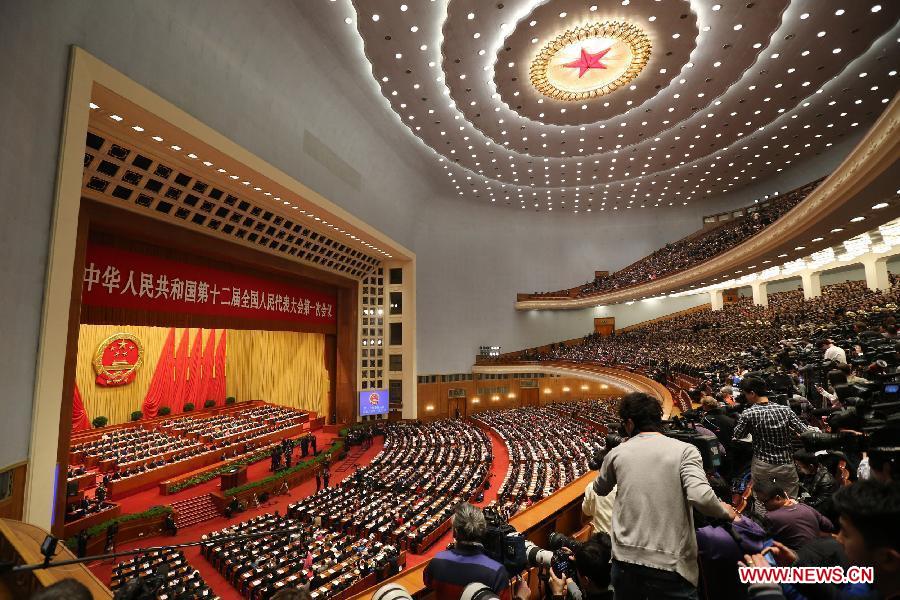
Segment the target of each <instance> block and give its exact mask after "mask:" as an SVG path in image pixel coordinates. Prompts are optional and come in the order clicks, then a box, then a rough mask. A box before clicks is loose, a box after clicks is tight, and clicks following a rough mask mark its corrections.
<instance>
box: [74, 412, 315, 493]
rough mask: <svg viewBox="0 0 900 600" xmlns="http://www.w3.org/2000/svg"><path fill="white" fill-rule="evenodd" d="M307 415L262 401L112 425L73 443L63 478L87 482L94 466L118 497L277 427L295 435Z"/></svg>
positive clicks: (262, 439) (260, 439)
mask: <svg viewBox="0 0 900 600" xmlns="http://www.w3.org/2000/svg"><path fill="white" fill-rule="evenodd" d="M308 417H309V413H307V412H305V411H301V410H296V409H293V408H288V407H284V406H275V405H266V404H264V405H254V406H251V407H248V408H244V409H237V410H234V411H231V412H229V413H227V414H220V415H215V416H208V415H206V414H204V413H200V414H198V415H189V416H181V417H179V418H176V419H168V420H163V421H157V422H153V423H151V424H148V425H146V426H143V425H135V426H132V427H124V428H119V429H113V430H110V431H108V432H105V433H103V434H102V435H101V436H100V437H98V438H96V439H92V440H90V441H87V442H82V443H76V444H74V445H73V446H72V448H71V451H70V464H71V466H70V468H69V473H68V475H69V478H68V481H69V482H76V481H77V482H78V484H79V487H91V484H93V480H94V478H95V476H96V472H95V470H96V471H98V472H100V473H101V474H104V473H105V474H106V475H105V476H104V482H105V483H106V484H107V485H110V488H111V493H112V491H113V490H114V491H115V492H116V493H117V497H118V496H121V495H123V494H126V493H131V492H133V491H138V490H141V489H146V488H147V487H149V486H150V485H153V484H154V483H156V482H158V481H161V480H163V479H167V478H171V477H173V476H175V475H178V474H180V473H182V472H186V471H191V470H196V469H197V468H199V467H203V466H208V465H209V464H211V463H213V462H215V461H216V460H219V459H220V458H221V456H222V455H223V454H227V457H228V458H233V457H234V456H236V455H239V454H241V453H246V452H250V451H252V450H254V449H256V448H257V447H258V446H259V445H260V444H266V443H268V442H269V441H270V440H271V439H272V438H273V437H276V438H277V437H279V436H278V435H277V434H278V433H279V432H284V433H285V435H297V434H299V433H300V429H301V428H302V425H303V423H304V422H305V421H307V419H308ZM237 444H241V445H240V446H238V445H237ZM206 455H208V456H206ZM201 456H203V458H198V457H201ZM201 463H202V464H201Z"/></svg>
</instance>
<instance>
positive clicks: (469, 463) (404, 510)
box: [289, 420, 493, 552]
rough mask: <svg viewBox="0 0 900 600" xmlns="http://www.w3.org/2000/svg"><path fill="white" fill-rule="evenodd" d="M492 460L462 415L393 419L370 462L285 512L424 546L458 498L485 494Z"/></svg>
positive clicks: (400, 543) (479, 435)
mask: <svg viewBox="0 0 900 600" xmlns="http://www.w3.org/2000/svg"><path fill="white" fill-rule="evenodd" d="M492 462H493V455H492V450H491V443H490V440H489V439H488V437H487V435H486V434H485V433H484V432H483V431H481V430H480V429H478V428H476V427H473V426H472V425H469V424H468V423H466V422H464V421H460V420H442V421H435V422H432V423H428V424H421V423H403V424H391V425H389V426H388V427H387V428H386V429H385V443H384V449H383V450H382V451H381V452H380V453H379V454H378V455H377V456H376V457H375V458H374V459H373V460H372V462H371V463H369V465H367V466H365V467H362V468H359V469H357V470H356V472H355V473H353V474H352V475H351V476H349V477H347V478H345V479H344V480H343V481H342V482H341V483H340V484H339V485H338V486H337V487H335V488H328V487H327V484H326V486H325V488H324V489H322V490H319V491H318V492H316V493H315V494H314V495H312V496H309V497H307V498H305V499H303V500H300V501H299V502H296V503H294V504H291V505H290V507H289V514H290V515H292V516H296V517H298V518H300V519H301V520H303V521H304V522H311V523H318V524H321V525H322V526H327V527H334V528H337V529H339V530H340V531H352V532H354V533H357V534H359V535H364V536H369V535H374V536H376V539H379V540H382V541H386V542H390V543H392V544H396V545H397V546H398V547H400V548H409V549H411V550H413V551H416V552H422V551H424V550H425V549H426V548H427V547H428V546H429V545H430V544H432V543H433V542H434V541H435V540H436V539H437V537H439V535H438V534H439V533H440V532H441V531H442V530H443V529H445V528H446V527H447V522H448V519H449V518H450V514H451V513H452V512H453V509H454V508H455V506H456V504H458V503H459V502H460V500H469V499H470V498H472V497H474V496H478V495H480V494H482V493H483V492H482V490H483V487H484V483H485V481H486V479H487V476H488V474H489V472H490V468H491V463H492Z"/></svg>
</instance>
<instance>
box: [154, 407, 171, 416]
mask: <svg viewBox="0 0 900 600" xmlns="http://www.w3.org/2000/svg"><path fill="white" fill-rule="evenodd" d="M157 414H158V415H159V416H161V417H165V416H166V415H170V414H172V409H171V408H169V407H168V406H161V407H160V409H159V412H158V413H157Z"/></svg>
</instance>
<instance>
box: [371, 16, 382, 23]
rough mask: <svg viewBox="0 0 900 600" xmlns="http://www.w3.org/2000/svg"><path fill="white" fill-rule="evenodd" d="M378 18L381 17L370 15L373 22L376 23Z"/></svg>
mask: <svg viewBox="0 0 900 600" xmlns="http://www.w3.org/2000/svg"><path fill="white" fill-rule="evenodd" d="M380 18H381V17H379V16H378V15H372V20H373V21H376V22H377V21H378V19H380Z"/></svg>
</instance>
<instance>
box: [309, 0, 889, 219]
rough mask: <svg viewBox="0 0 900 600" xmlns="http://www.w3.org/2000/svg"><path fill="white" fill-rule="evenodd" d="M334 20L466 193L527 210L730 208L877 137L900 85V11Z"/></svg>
mask: <svg viewBox="0 0 900 600" xmlns="http://www.w3.org/2000/svg"><path fill="white" fill-rule="evenodd" d="M323 5H325V6H323ZM316 10H317V11H320V12H319V14H317V15H316V18H327V19H330V20H331V21H332V22H334V21H343V22H344V23H343V24H342V26H343V27H344V28H346V29H347V30H351V31H354V32H355V33H356V34H358V36H360V37H361V39H362V42H363V43H362V48H363V52H364V54H365V59H366V60H367V61H368V62H369V63H370V66H371V72H372V76H373V77H374V79H375V81H376V82H377V85H378V86H379V88H380V90H381V93H382V94H383V95H384V97H385V98H386V99H387V101H388V103H389V104H390V107H391V109H392V110H393V111H394V112H395V113H396V114H397V116H398V118H399V119H400V120H401V121H402V123H403V124H404V125H405V126H406V127H407V128H408V129H409V130H410V131H411V132H412V133H413V134H414V135H415V136H416V137H417V138H418V139H419V140H421V142H422V143H424V144H425V146H427V147H428V148H429V149H431V151H433V153H434V156H435V168H436V169H439V170H440V171H441V172H443V173H445V175H444V177H446V183H447V185H448V186H449V189H450V190H452V191H453V192H455V193H457V194H458V195H459V196H460V197H461V198H468V199H471V200H473V201H477V202H481V203H489V204H491V203H492V204H495V205H501V206H509V207H512V208H515V209H520V210H532V211H539V212H551V211H556V212H560V211H570V212H576V213H577V212H589V213H590V212H592V213H595V214H596V213H602V212H603V211H613V210H628V209H635V210H640V209H645V210H646V209H652V208H654V207H660V206H674V207H678V206H686V205H689V204H692V203H696V202H704V201H708V200H711V199H712V200H714V199H715V198H716V197H717V196H720V195H721V194H723V193H727V192H729V191H733V190H736V189H739V188H741V187H743V186H746V185H748V184H751V183H759V182H765V181H766V180H767V179H768V178H770V177H772V176H775V175H777V174H778V173H780V172H783V171H786V170H789V169H791V167H792V165H794V164H796V163H798V162H801V161H805V160H806V159H809V158H812V157H814V156H815V155H817V154H820V153H822V152H824V151H827V149H828V148H829V147H830V146H832V145H834V144H835V143H839V142H840V141H842V140H843V139H844V138H845V137H849V136H853V135H857V134H859V133H861V131H862V129H865V128H866V127H867V126H869V125H871V124H872V123H873V122H874V121H875V119H876V118H877V117H878V115H879V114H880V113H881V112H882V110H883V109H884V107H885V106H886V105H887V103H888V102H890V100H891V99H892V98H893V96H894V95H895V93H896V92H897V89H898V84H897V71H896V69H897V68H898V64H900V51H898V50H900V47H898V43H900V25H898V18H900V2H885V1H884V0H882V1H881V2H878V1H872V0H857V1H854V2H849V1H846V0H840V1H838V0H816V1H812V0H805V1H804V0H794V1H791V0H757V1H753V2H748V1H741V2H735V1H729V0H723V1H721V2H712V1H699V0H693V1H688V0H664V1H662V0H615V1H605V2H592V1H575V0H555V1H549V2H538V1H534V0H531V1H528V0H505V1H503V2H488V1H486V0H408V1H407V3H402V2H398V1H387V0H356V1H354V2H352V5H351V3H350V2H348V1H347V0H337V1H335V0H332V1H331V2H323V3H322V4H321V5H319V6H318V7H317V9H316ZM772 191H773V192H775V191H776V190H772ZM777 191H785V190H777ZM710 210H711V211H712V210H716V207H715V205H714V204H711V205H710Z"/></svg>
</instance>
